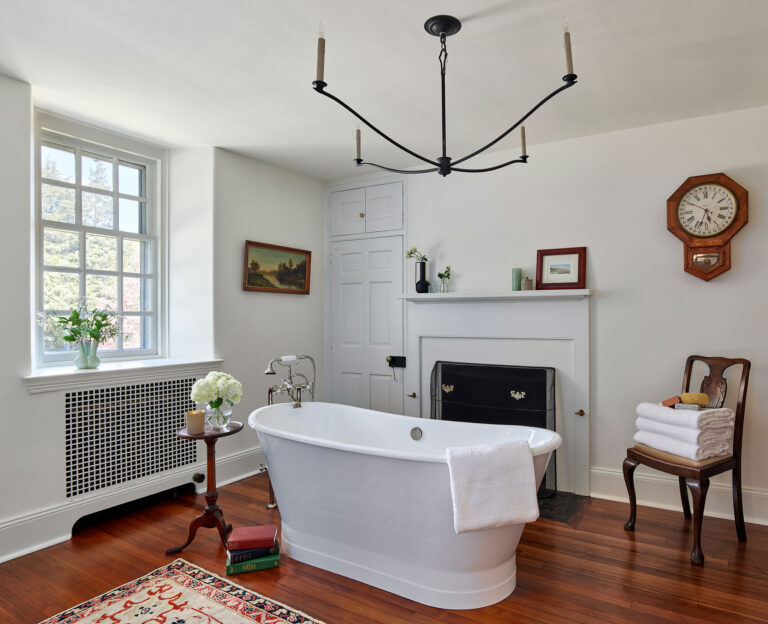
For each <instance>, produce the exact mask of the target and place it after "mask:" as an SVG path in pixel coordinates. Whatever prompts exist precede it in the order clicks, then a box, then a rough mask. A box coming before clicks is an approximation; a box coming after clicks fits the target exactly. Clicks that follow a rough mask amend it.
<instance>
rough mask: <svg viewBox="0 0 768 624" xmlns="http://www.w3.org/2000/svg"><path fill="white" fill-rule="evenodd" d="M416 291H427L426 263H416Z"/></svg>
mask: <svg viewBox="0 0 768 624" xmlns="http://www.w3.org/2000/svg"><path fill="white" fill-rule="evenodd" d="M416 292H417V293H426V292H429V282H428V281H427V263H426V262H417V263H416Z"/></svg>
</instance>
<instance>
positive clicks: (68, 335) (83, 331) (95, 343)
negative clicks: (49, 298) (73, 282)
mask: <svg viewBox="0 0 768 624" xmlns="http://www.w3.org/2000/svg"><path fill="white" fill-rule="evenodd" d="M120 316H121V315H119V314H117V313H116V312H111V311H110V310H96V309H94V310H88V308H86V306H85V302H84V301H81V302H80V305H79V306H78V307H77V309H75V310H72V313H71V314H70V315H69V316H59V317H58V318H56V320H55V321H53V323H54V327H55V328H56V329H57V330H59V331H63V332H64V335H63V336H61V339H62V340H63V341H64V342H69V343H73V344H76V345H77V348H78V352H77V357H76V358H75V360H74V362H73V364H74V365H75V368H80V369H87V368H98V367H99V364H101V359H100V358H99V356H98V354H97V351H98V348H99V345H100V344H102V343H105V342H108V341H110V340H113V339H114V338H116V337H117V335H118V334H119V333H120V322H119V318H120ZM38 318H39V322H40V325H42V327H43V328H45V327H46V324H47V323H48V322H51V319H50V318H49V317H48V316H47V315H45V314H44V313H41V314H39V315H38Z"/></svg>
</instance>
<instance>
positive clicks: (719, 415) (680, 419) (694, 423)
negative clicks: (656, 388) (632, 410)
mask: <svg viewBox="0 0 768 624" xmlns="http://www.w3.org/2000/svg"><path fill="white" fill-rule="evenodd" d="M637 415H638V416H642V417H643V418H647V419H649V420H655V421H657V422H662V423H666V424H668V425H675V426H676V427H687V428H689V429H706V428H709V427H723V426H727V425H730V424H732V423H733V421H734V414H733V410H732V409H729V408H727V407H721V408H719V409H705V410H700V411H698V412H696V411H692V410H674V409H672V408H670V407H664V406H663V405H659V404H657V403H640V405H638V406H637Z"/></svg>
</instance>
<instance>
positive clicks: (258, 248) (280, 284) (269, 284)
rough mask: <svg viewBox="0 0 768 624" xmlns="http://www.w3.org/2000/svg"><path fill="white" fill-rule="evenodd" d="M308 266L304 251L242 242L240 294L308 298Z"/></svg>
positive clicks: (310, 253) (308, 254)
mask: <svg viewBox="0 0 768 624" xmlns="http://www.w3.org/2000/svg"><path fill="white" fill-rule="evenodd" d="M311 265H312V252H311V251H307V250H306V249H294V248H293V247H282V246H281V245H270V244H269V243H257V242H255V241H245V264H244V266H243V290H253V291H256V292H274V293H287V294H291V295H308V294H309V271H310V267H311Z"/></svg>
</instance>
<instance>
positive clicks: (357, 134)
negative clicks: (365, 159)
mask: <svg viewBox="0 0 768 624" xmlns="http://www.w3.org/2000/svg"><path fill="white" fill-rule="evenodd" d="M360 151H361V150H360V128H358V129H357V130H355V154H356V156H355V160H360Z"/></svg>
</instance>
